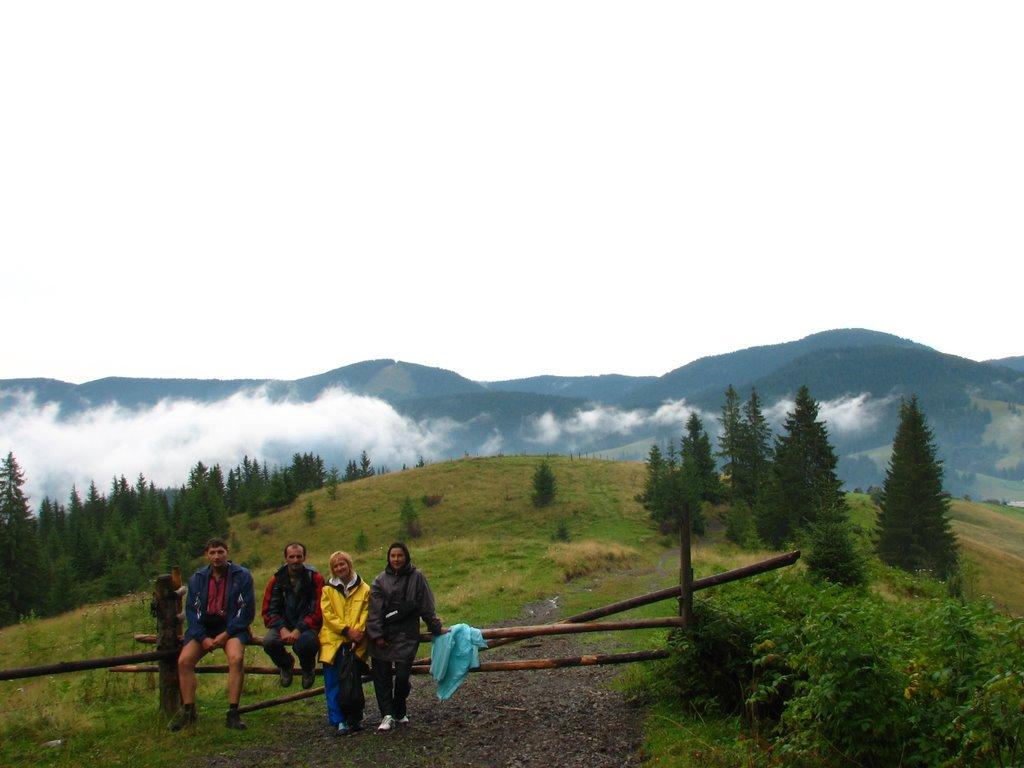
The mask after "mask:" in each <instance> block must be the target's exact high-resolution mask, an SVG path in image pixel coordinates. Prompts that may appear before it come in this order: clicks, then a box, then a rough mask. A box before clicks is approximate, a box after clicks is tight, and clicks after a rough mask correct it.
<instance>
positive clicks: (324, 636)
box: [320, 578, 370, 664]
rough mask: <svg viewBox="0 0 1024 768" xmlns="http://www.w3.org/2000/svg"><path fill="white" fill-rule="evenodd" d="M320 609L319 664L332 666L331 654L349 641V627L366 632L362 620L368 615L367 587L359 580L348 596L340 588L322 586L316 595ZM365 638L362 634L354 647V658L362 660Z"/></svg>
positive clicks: (365, 643) (328, 584)
mask: <svg viewBox="0 0 1024 768" xmlns="http://www.w3.org/2000/svg"><path fill="white" fill-rule="evenodd" d="M320 609H321V611H322V612H323V615H324V623H323V626H322V627H321V628H320V661H322V662H324V663H326V664H333V663H334V655H335V654H336V653H337V652H338V649H339V648H341V646H342V645H345V644H346V643H348V642H351V641H350V640H349V639H348V636H347V634H346V631H347V630H348V628H349V627H354V628H355V629H361V630H363V631H364V632H365V631H366V618H367V616H368V615H369V613H370V586H369V585H368V584H367V583H366V582H365V581H363V580H362V579H361V578H360V579H359V583H358V584H356V585H355V587H353V588H352V591H351V592H349V595H348V597H345V593H344V592H343V591H342V589H341V587H335V586H333V585H332V584H330V583H325V584H324V589H323V592H321V594H320ZM367 642H368V638H367V637H366V636H365V635H364V636H363V640H362V642H361V643H359V644H357V645H356V647H355V652H356V656H358V657H359V658H360V659H362V660H363V661H366V646H367Z"/></svg>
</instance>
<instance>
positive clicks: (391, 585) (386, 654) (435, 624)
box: [366, 563, 442, 661]
mask: <svg viewBox="0 0 1024 768" xmlns="http://www.w3.org/2000/svg"><path fill="white" fill-rule="evenodd" d="M395 611H398V613H397V614H396V616H395V617H393V618H391V619H387V620H385V616H387V614H389V613H392V612H395ZM421 618H422V619H423V621H425V622H426V624H427V629H429V630H430V633H431V634H432V635H440V634H441V629H442V628H441V620H440V619H439V618H437V614H436V613H435V612H434V594H433V593H432V592H431V591H430V585H429V584H427V579H426V577H425V576H424V575H423V574H422V573H420V572H419V571H418V570H417V569H416V567H415V566H414V565H413V564H412V563H406V565H405V566H403V567H402V569H401V570H399V571H397V572H396V571H394V570H393V569H392V568H391V567H390V566H388V567H387V568H385V569H384V571H382V572H381V573H380V575H378V576H377V578H375V579H374V580H373V584H372V585H370V615H369V617H368V619H367V621H366V633H367V634H368V635H369V636H370V655H371V656H372V657H373V658H375V659H382V660H384V661H409V660H411V659H412V658H414V657H415V655H416V648H417V647H418V646H419V644H420V640H419V634H420V619H421ZM378 637H383V638H384V640H385V642H386V643H387V645H385V646H384V647H383V648H378V647H377V645H376V643H375V642H373V641H375V640H376V639H377V638H378Z"/></svg>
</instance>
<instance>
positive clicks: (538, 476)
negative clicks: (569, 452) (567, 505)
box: [532, 459, 557, 507]
mask: <svg viewBox="0 0 1024 768" xmlns="http://www.w3.org/2000/svg"><path fill="white" fill-rule="evenodd" d="M556 488H557V483H556V482H555V473H554V472H552V471H551V466H550V465H549V464H548V461H547V459H544V461H542V462H541V463H540V464H538V465H537V469H536V470H534V473H533V497H532V498H533V506H535V507H546V506H547V505H548V504H550V503H551V502H553V501H554V500H555V492H556Z"/></svg>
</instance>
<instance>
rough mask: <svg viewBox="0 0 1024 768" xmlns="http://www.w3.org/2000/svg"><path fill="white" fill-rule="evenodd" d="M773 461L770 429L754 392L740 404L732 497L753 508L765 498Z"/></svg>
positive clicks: (751, 391)
mask: <svg viewBox="0 0 1024 768" xmlns="http://www.w3.org/2000/svg"><path fill="white" fill-rule="evenodd" d="M771 460H772V429H771V427H770V426H769V425H768V420H767V419H765V417H764V414H763V413H762V412H761V400H760V398H759V397H758V395H757V390H756V389H751V390H750V398H749V399H748V400H747V402H746V403H744V404H743V416H742V420H741V422H740V429H739V434H738V436H737V446H736V458H735V460H734V461H735V464H734V466H733V471H732V498H733V499H734V500H735V499H736V498H739V499H740V500H742V501H744V502H746V504H747V506H749V507H750V508H751V509H754V508H755V507H756V506H757V504H758V502H759V501H760V500H761V499H762V498H763V496H764V490H765V486H766V484H767V482H768V476H769V472H770V468H771Z"/></svg>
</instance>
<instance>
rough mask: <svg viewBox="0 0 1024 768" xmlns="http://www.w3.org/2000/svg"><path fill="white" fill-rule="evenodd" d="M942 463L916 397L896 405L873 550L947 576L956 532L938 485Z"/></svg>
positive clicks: (954, 556)
mask: <svg viewBox="0 0 1024 768" xmlns="http://www.w3.org/2000/svg"><path fill="white" fill-rule="evenodd" d="M942 475H943V470H942V462H941V461H940V460H939V459H938V457H937V449H936V446H935V440H934V436H933V434H932V431H931V429H930V428H929V427H928V424H927V422H926V420H925V417H924V413H923V412H922V411H921V409H920V407H919V406H918V404H917V396H916V395H915V396H913V397H911V398H910V400H909V401H904V402H903V404H902V405H901V406H900V421H899V426H897V428H896V436H895V438H894V439H893V446H892V457H891V458H890V459H889V467H888V469H887V471H886V473H885V484H884V486H883V489H882V497H881V511H880V512H879V515H878V544H877V547H878V555H879V557H880V558H881V559H882V561H883V562H885V563H889V564H890V565H895V566H897V567H899V568H903V569H904V570H907V571H927V572H929V573H932V574H933V575H935V576H938V577H939V578H943V579H944V578H947V577H948V576H950V575H951V574H952V573H953V571H954V570H955V568H956V564H957V547H956V535H955V534H954V533H953V531H952V529H951V528H950V524H949V499H948V498H947V497H946V495H945V494H944V493H943V490H942Z"/></svg>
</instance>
